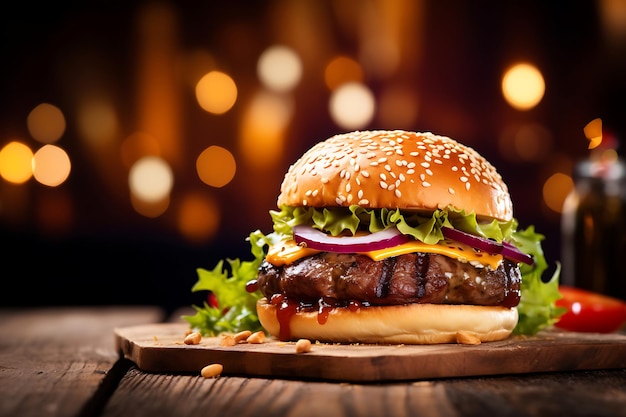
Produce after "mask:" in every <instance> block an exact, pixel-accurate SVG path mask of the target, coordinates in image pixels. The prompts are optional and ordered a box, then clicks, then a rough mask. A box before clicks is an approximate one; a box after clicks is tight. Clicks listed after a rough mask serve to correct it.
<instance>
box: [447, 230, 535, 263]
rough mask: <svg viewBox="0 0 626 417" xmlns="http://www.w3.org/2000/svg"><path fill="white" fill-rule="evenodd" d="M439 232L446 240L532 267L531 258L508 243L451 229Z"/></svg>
mask: <svg viewBox="0 0 626 417" xmlns="http://www.w3.org/2000/svg"><path fill="white" fill-rule="evenodd" d="M441 232H442V233H443V236H444V237H445V238H447V239H452V240H456V241H457V242H461V243H465V244H466V245H470V246H472V247H474V248H476V249H479V250H481V251H483V252H488V253H495V254H500V255H502V256H503V257H505V258H507V259H510V260H512V261H514V262H523V263H525V264H528V265H532V264H533V263H534V261H533V258H532V257H531V256H530V255H527V254H525V253H524V252H521V251H520V250H519V249H517V248H516V247H515V246H514V245H512V244H510V243H507V242H502V243H498V242H496V241H494V240H491V239H487V238H484V237H480V236H475V235H472V234H470V233H466V232H463V231H461V230H457V229H453V228H451V227H442V228H441Z"/></svg>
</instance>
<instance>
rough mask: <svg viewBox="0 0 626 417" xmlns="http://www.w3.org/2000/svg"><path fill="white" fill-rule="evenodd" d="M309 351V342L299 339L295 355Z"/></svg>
mask: <svg viewBox="0 0 626 417" xmlns="http://www.w3.org/2000/svg"><path fill="white" fill-rule="evenodd" d="M310 351H311V341H310V340H309V339H299V340H298V341H297V342H296V353H306V352H310Z"/></svg>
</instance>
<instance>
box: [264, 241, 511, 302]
mask: <svg viewBox="0 0 626 417" xmlns="http://www.w3.org/2000/svg"><path fill="white" fill-rule="evenodd" d="M520 283H521V274H520V271H519V268H518V267H517V265H516V264H514V263H512V262H510V261H508V260H506V259H505V260H504V261H503V262H502V263H501V264H500V265H499V266H498V268H497V269H496V270H493V269H491V268H487V267H481V266H478V267H477V266H474V265H473V264H470V263H467V262H461V261H458V260H455V259H452V258H449V257H447V256H444V255H439V254H431V253H411V254H406V255H400V256H395V257H390V258H386V259H384V260H381V261H374V260H372V259H371V258H369V257H367V256H365V255H359V254H337V253H330V252H322V253H319V254H316V255H314V256H309V257H306V258H302V259H299V260H298V261H296V262H294V263H292V264H289V265H284V266H275V265H272V264H271V263H269V262H267V261H263V263H262V264H261V266H260V267H259V275H258V278H257V285H258V288H259V289H260V290H261V292H262V293H263V295H264V296H265V297H267V299H268V300H269V299H271V297H272V295H274V294H282V295H284V296H285V297H287V298H288V299H291V300H294V301H295V300H297V301H299V302H300V303H302V304H311V305H315V304H317V303H318V302H319V300H320V299H324V300H325V302H329V300H330V302H331V303H334V304H336V305H344V304H346V303H348V302H354V301H356V302H359V303H361V304H363V305H400V304H409V303H434V304H473V305H484V306H498V305H501V306H505V307H514V306H516V305H518V304H519V300H520Z"/></svg>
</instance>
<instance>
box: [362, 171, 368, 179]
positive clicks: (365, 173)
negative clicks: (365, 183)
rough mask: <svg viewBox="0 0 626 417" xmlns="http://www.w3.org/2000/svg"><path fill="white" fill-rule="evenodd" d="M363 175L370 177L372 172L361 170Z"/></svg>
mask: <svg viewBox="0 0 626 417" xmlns="http://www.w3.org/2000/svg"><path fill="white" fill-rule="evenodd" d="M361 175H363V176H364V177H365V178H369V176H370V173H369V172H367V171H361Z"/></svg>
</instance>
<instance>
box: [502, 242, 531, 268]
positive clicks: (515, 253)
mask: <svg viewBox="0 0 626 417" xmlns="http://www.w3.org/2000/svg"><path fill="white" fill-rule="evenodd" d="M500 254H501V255H502V256H504V257H505V258H509V259H511V260H513V261H516V262H523V263H525V264H528V265H532V264H534V263H535V261H534V260H533V257H532V256H530V255H528V254H526V253H524V252H521V251H520V250H519V249H517V248H516V247H515V246H514V245H512V244H510V243H508V242H502V252H500Z"/></svg>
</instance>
